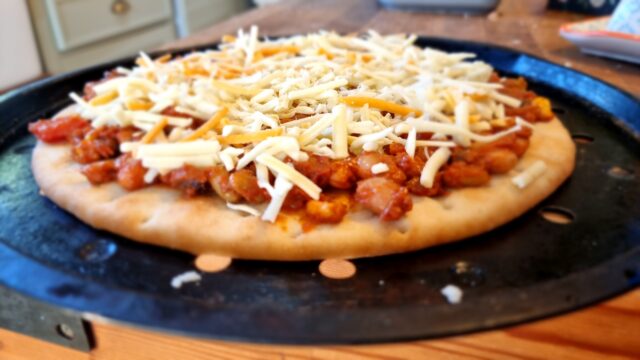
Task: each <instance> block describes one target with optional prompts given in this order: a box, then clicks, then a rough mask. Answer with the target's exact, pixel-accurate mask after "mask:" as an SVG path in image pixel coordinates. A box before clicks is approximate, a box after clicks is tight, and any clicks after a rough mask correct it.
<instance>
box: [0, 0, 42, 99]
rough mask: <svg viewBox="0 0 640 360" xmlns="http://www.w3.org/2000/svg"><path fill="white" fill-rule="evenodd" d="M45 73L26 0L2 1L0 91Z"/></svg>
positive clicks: (0, 7)
mask: <svg viewBox="0 0 640 360" xmlns="http://www.w3.org/2000/svg"><path fill="white" fill-rule="evenodd" d="M41 72H42V70H41V68H40V60H39V58H38V50H37V46H36V42H35V39H34V36H33V31H32V29H31V23H30V20H29V11H28V9H27V3H26V1H25V0H0V90H1V89H4V88H8V87H11V86H13V85H16V84H19V83H21V82H25V81H28V80H31V79H33V78H35V77H36V76H38V75H40V74H41Z"/></svg>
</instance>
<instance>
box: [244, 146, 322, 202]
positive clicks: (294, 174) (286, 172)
mask: <svg viewBox="0 0 640 360" xmlns="http://www.w3.org/2000/svg"><path fill="white" fill-rule="evenodd" d="M256 160H257V161H258V163H260V164H263V165H265V166H266V167H268V168H269V169H270V170H271V171H272V172H273V173H275V174H278V176H280V175H282V176H283V177H284V178H286V179H287V180H289V181H291V182H292V183H293V184H295V185H296V186H297V187H299V188H300V189H301V190H302V191H304V192H305V193H307V195H309V197H311V198H312V199H314V200H318V199H320V192H322V189H321V188H320V187H319V186H318V185H316V184H315V183H314V182H313V181H311V180H309V179H308V178H306V177H305V176H304V175H302V174H300V173H299V172H298V171H297V170H295V169H294V168H293V167H291V166H289V165H287V164H285V163H283V162H282V161H280V160H278V159H276V158H275V157H273V156H272V155H269V154H262V155H260V156H258V158H257V159H256Z"/></svg>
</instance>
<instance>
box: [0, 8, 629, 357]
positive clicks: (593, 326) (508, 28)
mask: <svg viewBox="0 0 640 360" xmlns="http://www.w3.org/2000/svg"><path fill="white" fill-rule="evenodd" d="M544 3H545V1H526V2H525V1H519V0H512V1H507V0H503V1H502V4H501V6H500V8H499V10H498V11H497V12H496V13H495V14H494V15H491V16H489V17H487V16H470V17H465V18H464V19H463V17H462V16H459V15H457V16H456V15H428V14H419V13H407V12H399V11H390V10H383V9H380V8H378V7H377V5H376V3H375V2H374V1H353V0H338V1H322V2H309V1H300V2H291V3H286V4H281V5H276V6H271V7H266V8H262V9H257V10H254V11H251V12H248V13H246V14H243V15H241V16H238V17H235V18H232V19H230V20H228V21H226V22H224V23H221V24H219V25H216V26H213V27H211V28H209V29H207V30H205V31H203V32H201V33H199V34H196V35H193V36H191V37H189V38H186V39H182V40H179V41H176V42H172V43H170V44H167V45H166V46H165V47H164V48H166V49H169V48H176V47H187V46H194V45H199V44H203V43H210V42H213V41H216V40H218V39H220V37H221V36H222V35H224V34H232V33H235V32H236V30H237V29H238V28H240V27H244V28H247V27H248V26H249V25H251V24H257V25H259V26H260V30H261V33H263V34H269V35H279V34H294V33H301V32H309V31H316V30H320V29H331V30H337V31H339V32H352V31H362V30H367V29H375V30H378V31H379V32H382V33H391V32H412V33H416V34H425V35H431V36H443V37H451V38H460V39H470V40H478V41H484V42H490V43H496V44H500V45H504V46H508V47H512V48H516V49H519V50H523V51H527V52H530V53H534V54H537V55H540V56H542V57H544V58H547V59H549V60H551V61H554V62H557V63H560V64H564V65H565V66H571V67H573V68H575V69H579V70H582V71H584V72H587V73H589V74H592V75H594V76H596V77H599V78H602V79H605V80H606V81H608V82H611V83H614V84H616V85H618V86H620V87H622V88H623V89H626V90H627V91H629V92H631V93H632V94H634V95H635V96H637V97H640V67H637V66H633V65H628V64H623V63H619V62H614V61H610V60H604V59H600V58H595V57H589V56H585V55H582V54H581V53H580V52H579V51H578V50H577V49H576V48H575V47H573V46H572V45H570V44H569V43H567V42H566V41H564V40H562V39H561V38H560V37H559V36H558V27H559V26H560V24H562V23H565V22H568V21H575V20H579V19H580V18H581V16H578V15H571V14H565V13H558V12H544ZM92 326H93V333H94V336H95V340H96V348H95V349H94V350H93V351H92V352H91V353H90V354H86V353H81V352H77V351H74V350H69V349H66V348H63V347H60V346H57V345H52V344H49V343H45V342H43V341H40V340H35V339H33V338H30V337H27V336H24V335H19V334H15V333H11V332H8V331H5V330H0V359H7V360H9V359H69V360H75V359H132V360H133V359H309V358H314V359H315V358H322V359H408V358H412V359H414V358H429V359H431V358H446V359H596V358H603V359H604V358H607V359H640V290H635V291H633V292H630V293H627V294H625V295H623V296H620V297H618V298H615V299H613V300H610V301H607V302H605V303H602V304H599V305H596V306H593V307H591V308H588V309H585V310H581V311H577V312H574V313H572V314H569V315H564V316H560V317H556V318H553V319H549V320H543V321H538V322H534V323H531V324H528V325H522V326H517V327H513V328H509V329H504V330H498V331H489V332H484V333H479V334H474V335H467V336H459V337H452V338H447V339H442V340H432V341H416V342H408V343H398V344H381V345H367V346H316V347H293V346H266V345H254V344H247V343H228V342H221V341H203V340H195V339H189V338H182V337H176V336H169V335H164V334H160V333H155V332H150V331H143V330H139V329H132V328H127V327H123V326H117V325H113V324H104V323H99V322H94V323H93V324H92Z"/></svg>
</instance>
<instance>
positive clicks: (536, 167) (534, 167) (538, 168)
mask: <svg viewBox="0 0 640 360" xmlns="http://www.w3.org/2000/svg"><path fill="white" fill-rule="evenodd" d="M546 170H547V164H546V163H545V162H544V161H542V160H536V162H534V163H533V164H531V165H530V166H529V167H528V168H527V169H525V170H524V171H523V172H521V173H520V174H518V175H517V176H514V177H513V178H511V182H512V183H513V184H514V185H515V186H517V187H518V188H520V189H524V188H526V187H527V186H529V184H531V183H532V182H533V181H535V180H536V179H537V178H539V177H540V176H542V174H544V172H545V171H546Z"/></svg>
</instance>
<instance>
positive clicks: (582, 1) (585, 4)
mask: <svg viewBox="0 0 640 360" xmlns="http://www.w3.org/2000/svg"><path fill="white" fill-rule="evenodd" d="M619 2H620V0H549V4H548V6H547V8H549V9H552V10H564V11H572V12H577V13H582V14H590V15H609V14H611V13H613V10H615V8H616V6H617V5H618V3H619Z"/></svg>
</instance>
